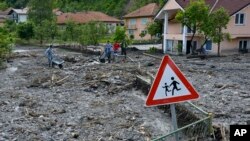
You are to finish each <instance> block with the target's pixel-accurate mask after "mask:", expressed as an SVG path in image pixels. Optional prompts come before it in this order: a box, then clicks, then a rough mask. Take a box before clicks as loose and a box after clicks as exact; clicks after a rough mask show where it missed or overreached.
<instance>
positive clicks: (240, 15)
mask: <svg viewBox="0 0 250 141" xmlns="http://www.w3.org/2000/svg"><path fill="white" fill-rule="evenodd" d="M244 23H245V14H244V13H238V14H236V15H235V24H238V25H242V24H244Z"/></svg>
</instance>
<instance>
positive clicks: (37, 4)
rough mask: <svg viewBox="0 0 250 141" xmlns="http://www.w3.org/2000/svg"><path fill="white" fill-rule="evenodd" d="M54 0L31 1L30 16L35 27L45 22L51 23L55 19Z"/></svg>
mask: <svg viewBox="0 0 250 141" xmlns="http://www.w3.org/2000/svg"><path fill="white" fill-rule="evenodd" d="M52 9H53V1H52V0H30V2H29V11H28V16H29V20H31V21H32V22H34V24H35V25H41V24H42V22H43V21H45V20H48V21H51V20H53V18H54V15H53V12H52Z"/></svg>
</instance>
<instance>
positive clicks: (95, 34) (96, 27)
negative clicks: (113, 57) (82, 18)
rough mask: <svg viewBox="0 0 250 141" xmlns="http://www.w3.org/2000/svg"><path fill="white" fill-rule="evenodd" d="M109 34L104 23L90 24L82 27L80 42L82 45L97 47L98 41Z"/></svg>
mask: <svg viewBox="0 0 250 141" xmlns="http://www.w3.org/2000/svg"><path fill="white" fill-rule="evenodd" d="M107 33H108V30H107V28H106V26H105V25H104V24H103V23H99V22H90V23H88V24H85V25H82V26H81V35H80V39H79V42H80V43H81V44H82V45H97V44H98V41H99V40H100V39H101V38H102V37H103V36H105V35H107Z"/></svg>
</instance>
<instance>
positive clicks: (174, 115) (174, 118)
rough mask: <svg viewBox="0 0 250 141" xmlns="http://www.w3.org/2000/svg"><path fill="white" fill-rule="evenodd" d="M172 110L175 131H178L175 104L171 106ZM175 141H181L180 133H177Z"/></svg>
mask: <svg viewBox="0 0 250 141" xmlns="http://www.w3.org/2000/svg"><path fill="white" fill-rule="evenodd" d="M170 109H171V117H172V124H173V127H174V130H173V131H176V130H177V129H178V125H177V118H176V111H175V104H171V105H170ZM175 141H179V137H178V133H177V132H176V133H175Z"/></svg>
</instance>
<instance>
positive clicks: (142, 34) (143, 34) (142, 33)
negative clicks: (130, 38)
mask: <svg viewBox="0 0 250 141" xmlns="http://www.w3.org/2000/svg"><path fill="white" fill-rule="evenodd" d="M139 36H140V37H141V38H142V39H143V37H145V36H146V33H145V32H143V31H142V32H141V33H140V34H139Z"/></svg>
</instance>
